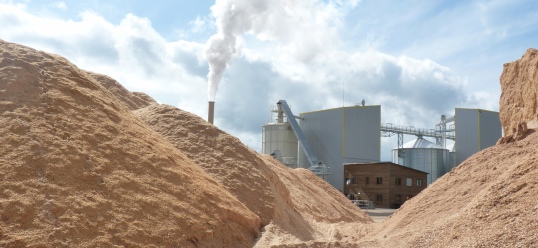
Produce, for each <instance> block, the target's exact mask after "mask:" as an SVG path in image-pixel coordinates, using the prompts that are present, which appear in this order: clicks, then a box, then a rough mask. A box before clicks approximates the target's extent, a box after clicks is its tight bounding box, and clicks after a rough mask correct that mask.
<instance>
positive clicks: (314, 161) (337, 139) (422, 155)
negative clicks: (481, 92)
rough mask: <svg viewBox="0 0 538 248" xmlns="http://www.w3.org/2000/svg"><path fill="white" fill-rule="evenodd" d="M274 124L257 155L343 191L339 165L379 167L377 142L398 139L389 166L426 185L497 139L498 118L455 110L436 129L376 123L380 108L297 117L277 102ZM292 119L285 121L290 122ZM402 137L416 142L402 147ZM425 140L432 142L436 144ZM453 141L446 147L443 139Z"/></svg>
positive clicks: (264, 135) (266, 130) (265, 131)
mask: <svg viewBox="0 0 538 248" xmlns="http://www.w3.org/2000/svg"><path fill="white" fill-rule="evenodd" d="M272 112H275V113H277V114H278V118H277V119H276V120H277V122H275V123H269V124H266V125H264V126H263V129H262V130H263V133H262V152H263V153H264V154H271V155H273V156H274V157H275V158H277V159H278V160H280V161H281V162H282V163H283V164H285V165H286V166H289V167H292V168H308V169H310V170H311V171H313V172H314V173H316V174H317V175H319V176H320V177H322V178H323V179H324V180H326V181H327V182H329V183H330V184H331V185H332V186H334V187H335V188H336V189H338V190H340V191H342V192H344V187H345V186H344V184H345V183H344V179H345V178H346V177H345V175H344V174H345V173H344V164H364V163H374V164H375V163H379V162H380V157H381V137H391V136H392V135H398V146H397V147H396V148H394V149H393V151H392V162H393V163H394V164H399V165H403V166H405V167H407V168H411V169H414V170H419V171H422V172H425V173H426V175H427V176H426V180H425V183H424V184H425V185H429V184H431V183H433V182H434V181H435V180H437V179H438V178H439V177H441V176H442V175H444V174H445V173H447V172H449V171H450V170H452V168H453V167H455V166H457V165H459V164H460V163H461V162H463V161H464V160H465V159H467V158H468V157H470V156H471V155H472V154H474V153H476V152H478V151H480V150H482V149H485V148H487V147H490V146H493V145H495V144H496V142H497V140H498V139H499V138H500V137H501V136H502V131H501V130H502V128H501V124H500V120H499V113H498V112H493V111H487V110H481V109H464V108H457V109H456V110H455V116H453V117H450V118H446V117H445V116H444V115H443V116H442V117H441V122H440V123H439V124H437V125H436V129H420V128H414V127H404V126H394V125H392V124H390V123H388V124H381V106H379V105H376V106H365V105H364V104H362V105H361V106H352V107H340V108H333V109H325V110H319V111H313V112H306V113H301V114H299V115H298V116H296V115H294V114H293V113H292V112H291V109H290V108H289V106H288V105H287V103H286V101H284V100H281V101H279V102H278V109H274V110H273V111H272ZM290 116H291V117H292V118H289V117H290ZM404 135H414V136H416V137H417V138H416V139H414V140H412V141H410V142H407V143H405V144H404V143H403V136H404ZM425 137H429V138H433V139H435V141H434V142H435V143H434V142H431V141H429V140H426V139H425ZM447 139H449V140H453V141H454V142H453V143H452V144H449V145H446V144H447V142H446V140H447Z"/></svg>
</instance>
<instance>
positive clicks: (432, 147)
mask: <svg viewBox="0 0 538 248" xmlns="http://www.w3.org/2000/svg"><path fill="white" fill-rule="evenodd" d="M402 149H403V150H404V155H403V158H401V157H398V148H394V149H392V162H393V163H396V164H400V165H403V166H406V167H410V168H413V169H416V170H420V171H424V172H427V173H428V185H429V184H431V183H432V182H434V181H435V180H437V178H439V177H441V176H442V175H444V174H445V173H446V165H447V163H448V149H445V148H443V147H441V146H439V145H436V144H434V143H432V142H430V141H428V140H425V139H424V138H417V139H415V140H412V141H410V142H408V143H405V144H404V145H403V148H402Z"/></svg>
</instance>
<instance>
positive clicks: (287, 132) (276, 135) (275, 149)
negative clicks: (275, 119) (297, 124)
mask: <svg viewBox="0 0 538 248" xmlns="http://www.w3.org/2000/svg"><path fill="white" fill-rule="evenodd" d="M297 147H298V145H297V137H295V134H294V133H293V130H292V129H291V125H290V124H289V123H287V122H282V123H269V124H266V125H264V126H263V127H262V152H263V154H274V156H275V157H276V158H277V159H278V160H280V161H281V162H282V163H283V164H285V165H286V166H288V167H291V168H296V167H297V163H296V161H297Z"/></svg>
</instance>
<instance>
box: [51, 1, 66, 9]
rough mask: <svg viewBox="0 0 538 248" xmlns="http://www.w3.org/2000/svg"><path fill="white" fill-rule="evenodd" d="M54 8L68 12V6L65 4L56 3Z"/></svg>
mask: <svg viewBox="0 0 538 248" xmlns="http://www.w3.org/2000/svg"><path fill="white" fill-rule="evenodd" d="M53 5H54V7H55V8H57V9H60V10H67V5H65V3H64V2H54V3H53Z"/></svg>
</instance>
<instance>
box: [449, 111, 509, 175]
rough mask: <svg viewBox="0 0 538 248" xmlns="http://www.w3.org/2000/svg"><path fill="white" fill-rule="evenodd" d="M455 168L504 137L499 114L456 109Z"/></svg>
mask: <svg viewBox="0 0 538 248" xmlns="http://www.w3.org/2000/svg"><path fill="white" fill-rule="evenodd" d="M455 112H456V120H455V121H454V123H455V127H456V143H455V149H454V150H455V164H454V165H452V167H455V166H457V165H459V164H461V163H462V162H463V161H465V160H466V159H467V158H469V157H470V156H472V155H473V154H475V153H477V152H479V151H481V150H484V149H486V148H488V147H490V146H494V145H495V144H497V141H498V140H499V139H500V138H501V137H502V126H501V121H500V119H499V112H493V111H489V110H483V109H466V108H456V111H455Z"/></svg>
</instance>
